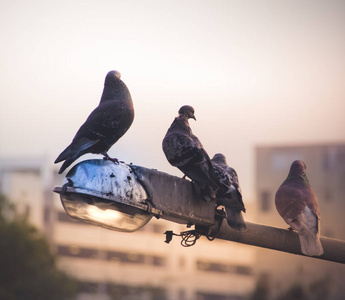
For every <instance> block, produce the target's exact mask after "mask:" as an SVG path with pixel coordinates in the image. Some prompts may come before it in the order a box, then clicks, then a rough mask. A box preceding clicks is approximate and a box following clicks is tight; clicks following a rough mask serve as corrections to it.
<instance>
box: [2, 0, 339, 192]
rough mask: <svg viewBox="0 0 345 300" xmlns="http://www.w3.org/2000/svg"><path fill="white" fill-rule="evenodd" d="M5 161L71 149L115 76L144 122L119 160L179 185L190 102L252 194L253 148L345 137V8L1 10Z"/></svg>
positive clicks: (127, 139) (50, 4)
mask: <svg viewBox="0 0 345 300" xmlns="http://www.w3.org/2000/svg"><path fill="white" fill-rule="evenodd" d="M0 8H1V9H0V40H1V47H0V66H1V68H0V141H1V142H0V143H1V144H0V156H2V157H3V156H14V155H18V156H20V157H25V156H28V155H41V154H44V155H48V156H49V157H50V158H51V160H52V166H53V160H54V159H55V158H56V157H57V155H58V154H59V153H60V152H61V151H62V150H63V149H64V148H65V147H66V146H67V145H68V144H69V143H70V141H71V140H72V138H73V136H74V134H75V133H76V131H77V130H78V128H79V127H80V125H81V124H82V123H83V122H84V121H85V119H86V117H87V116H88V114H89V113H90V112H91V111H92V110H93V109H94V108H95V107H96V105H97V104H98V102H99V99H100V96H101V93H102V90H103V83H104V78H105V75H106V73H107V72H108V71H109V70H112V69H116V70H119V71H120V72H121V74H122V79H123V81H124V82H125V83H126V84H127V86H128V88H129V90H130V91H131V94H132V98H133V101H134V106H135V113H136V116H135V120H134V123H133V125H132V127H131V128H130V130H129V131H128V133H127V134H126V135H125V136H124V137H123V138H122V139H121V140H120V141H119V142H118V143H117V144H116V145H115V146H113V148H112V149H111V150H110V152H109V154H110V155H112V156H116V157H118V158H120V159H122V160H125V161H126V162H128V163H129V162H133V163H134V164H138V165H142V166H146V167H152V168H156V169H159V170H161V171H165V172H168V173H171V174H174V175H179V176H180V174H181V173H180V172H179V171H178V170H177V169H175V168H173V167H171V166H170V165H169V163H168V162H167V161H166V159H165V157H164V154H163V152H162V150H161V141H162V139H163V137H164V135H165V132H166V130H167V128H168V127H169V126H170V124H171V122H172V121H173V118H174V117H175V116H176V115H177V111H178V109H179V107H180V106H182V105H184V104H189V105H192V106H194V108H195V111H196V117H197V121H196V122H195V121H194V120H191V121H190V124H191V127H192V129H193V131H194V133H195V134H196V135H197V136H198V137H199V138H200V140H201V142H202V143H203V145H204V147H205V149H206V150H207V152H208V153H209V155H210V156H213V155H214V154H215V153H217V152H222V153H223V154H225V155H226V156H227V158H228V161H229V163H230V165H232V166H233V167H235V168H236V170H237V171H238V173H239V176H240V182H241V185H242V189H243V192H244V195H245V197H247V198H252V197H253V188H254V179H253V170H254V146H255V145H262V144H275V145H276V144H281V143H283V144H294V143H315V142H338V141H345V1H343V0H339V1H333V0H324V1H316V0H312V1H303V0H298V1H297V0H296V1H294V0H292V1H288V0H286V1H278V0H272V1H258V0H257V1H216V0H210V1H176V0H175V1H143V0H140V1H139V0H138V1H73V0H70V1H47V0H45V1H24V0H20V1H14V0H10V1H7V0H6V1H4V0H2V1H1V2H0Z"/></svg>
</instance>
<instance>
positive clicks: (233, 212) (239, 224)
mask: <svg viewBox="0 0 345 300" xmlns="http://www.w3.org/2000/svg"><path fill="white" fill-rule="evenodd" d="M211 162H212V165H213V169H214V172H215V173H216V175H217V177H218V179H219V181H220V182H221V183H222V184H223V185H225V186H226V187H227V190H226V191H223V190H221V189H219V190H218V191H217V205H223V206H224V207H225V211H226V219H227V222H228V224H229V226H230V227H231V228H233V229H236V230H239V231H245V230H246V229H247V226H246V223H245V222H244V219H243V216H242V211H243V212H246V209H245V207H244V203H243V200H242V191H241V188H240V184H239V181H238V176H237V173H236V171H235V170H234V169H233V168H231V167H229V166H228V164H227V162H226V158H225V156H224V155H223V154H221V153H217V154H215V155H214V156H213V158H212V159H211Z"/></svg>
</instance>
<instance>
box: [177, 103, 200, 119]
mask: <svg viewBox="0 0 345 300" xmlns="http://www.w3.org/2000/svg"><path fill="white" fill-rule="evenodd" d="M178 113H179V115H180V116H184V117H186V118H187V119H194V120H196V118H195V116H194V108H193V107H192V106H190V105H184V106H182V107H181V108H180V109H179V111H178Z"/></svg>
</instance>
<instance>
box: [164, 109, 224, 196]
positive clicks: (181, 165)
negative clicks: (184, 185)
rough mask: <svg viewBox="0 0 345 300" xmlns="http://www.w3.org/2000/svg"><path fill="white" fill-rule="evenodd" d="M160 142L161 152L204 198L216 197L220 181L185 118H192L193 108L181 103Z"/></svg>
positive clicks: (193, 116)
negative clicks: (176, 114)
mask: <svg viewBox="0 0 345 300" xmlns="http://www.w3.org/2000/svg"><path fill="white" fill-rule="evenodd" d="M178 114H179V115H178V117H176V118H175V120H174V121H173V123H172V124H171V126H170V128H169V129H168V131H167V133H166V135H165V137H164V139H163V142H162V148H163V152H164V154H165V156H166V158H167V160H168V161H169V163H170V164H171V165H172V166H174V167H177V168H178V169H179V170H180V171H182V172H183V173H184V174H185V176H187V177H189V178H190V179H191V180H192V181H193V182H194V183H195V186H194V187H195V190H196V192H197V193H198V194H200V195H201V196H202V198H203V199H204V200H206V201H211V200H212V199H215V197H216V192H217V190H218V189H219V185H220V183H219V181H218V178H217V176H216V174H215V173H214V170H213V167H212V163H211V160H210V158H209V156H208V154H207V153H206V151H205V149H204V148H203V146H202V144H201V142H200V141H199V139H198V138H197V137H196V136H195V135H194V134H193V133H192V129H191V128H190V126H189V123H188V119H194V120H196V118H195V115H194V108H193V107H192V106H189V105H184V106H182V107H181V108H180V110H179V111H178Z"/></svg>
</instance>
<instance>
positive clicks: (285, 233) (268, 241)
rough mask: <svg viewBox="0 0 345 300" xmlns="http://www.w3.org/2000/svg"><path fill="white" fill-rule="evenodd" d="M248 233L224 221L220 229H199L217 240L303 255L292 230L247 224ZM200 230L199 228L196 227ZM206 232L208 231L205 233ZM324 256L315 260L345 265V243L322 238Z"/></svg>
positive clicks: (296, 235)
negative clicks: (232, 227)
mask: <svg viewBox="0 0 345 300" xmlns="http://www.w3.org/2000/svg"><path fill="white" fill-rule="evenodd" d="M246 225H247V231H245V232H240V231H236V230H233V229H231V228H230V227H229V226H228V225H227V224H226V222H225V221H224V220H223V221H222V224H221V226H220V227H218V226H214V227H213V228H209V229H205V228H199V230H200V231H201V232H202V233H203V234H208V235H211V236H215V237H216V238H219V239H223V240H228V241H233V242H238V243H243V244H247V245H252V246H257V247H263V248H268V249H272V250H278V251H283V252H288V253H292V254H297V255H303V256H304V254H302V252H301V247H300V242H299V237H298V234H297V233H296V232H294V231H291V230H286V229H280V228H275V227H270V226H265V225H261V224H255V223H250V222H246ZM196 229H197V230H198V227H196ZM205 230H206V231H205ZM321 243H322V246H323V249H324V254H323V255H321V256H313V258H318V259H323V260H329V261H334V262H338V263H345V242H344V241H341V240H336V239H331V238H326V237H321Z"/></svg>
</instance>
